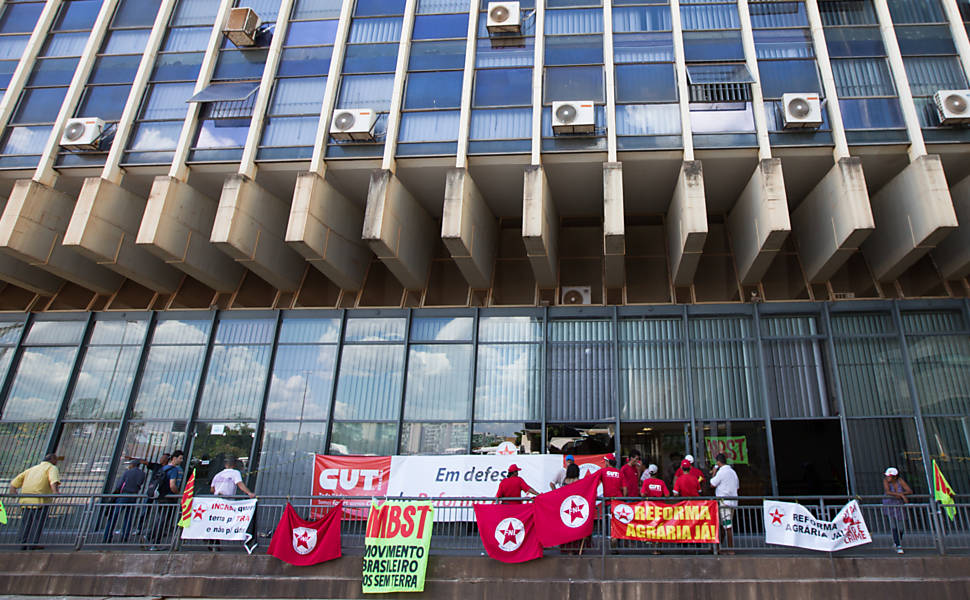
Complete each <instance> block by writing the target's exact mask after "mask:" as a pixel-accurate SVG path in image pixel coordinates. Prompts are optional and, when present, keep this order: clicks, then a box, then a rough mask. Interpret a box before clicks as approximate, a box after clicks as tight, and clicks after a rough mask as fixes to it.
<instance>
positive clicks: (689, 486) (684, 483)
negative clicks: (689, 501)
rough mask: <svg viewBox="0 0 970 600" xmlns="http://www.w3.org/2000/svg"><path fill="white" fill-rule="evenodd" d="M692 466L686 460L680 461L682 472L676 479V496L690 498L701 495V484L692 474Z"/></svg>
mask: <svg viewBox="0 0 970 600" xmlns="http://www.w3.org/2000/svg"><path fill="white" fill-rule="evenodd" d="M690 468H691V464H690V461H689V460H687V459H686V458H685V459H684V460H682V461H680V471H679V472H678V473H677V478H676V479H674V496H686V497H688V498H692V497H696V496H700V495H701V482H700V481H698V479H697V477H695V476H694V475H692V474H691V472H690Z"/></svg>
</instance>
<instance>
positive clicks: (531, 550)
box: [475, 504, 542, 563]
mask: <svg viewBox="0 0 970 600" xmlns="http://www.w3.org/2000/svg"><path fill="white" fill-rule="evenodd" d="M475 519H477V520H478V534H479V535H480V536H481V537H482V544H483V545H484V546H485V552H487V553H488V555H489V556H491V557H492V558H494V559H495V560H500V561H502V562H505V563H520V562H525V561H527V560H533V559H536V558H542V544H540V543H539V538H538V536H536V532H535V508H534V507H533V506H532V505H531V504H476V505H475Z"/></svg>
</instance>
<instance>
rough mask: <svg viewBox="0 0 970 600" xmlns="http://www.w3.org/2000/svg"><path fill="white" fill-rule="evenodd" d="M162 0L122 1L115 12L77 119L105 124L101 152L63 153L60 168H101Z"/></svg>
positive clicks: (81, 102) (59, 162)
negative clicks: (73, 166) (88, 119)
mask: <svg viewBox="0 0 970 600" xmlns="http://www.w3.org/2000/svg"><path fill="white" fill-rule="evenodd" d="M161 4H162V0H122V1H121V2H119V3H118V7H117V8H116V9H115V14H114V17H113V18H112V19H111V24H110V26H109V27H108V32H107V34H106V35H105V38H104V41H103V42H102V43H101V48H100V50H99V52H98V58H97V60H96V61H95V63H94V68H93V69H92V71H91V75H90V76H89V77H88V81H87V84H86V85H85V86H84V94H83V95H82V96H81V101H80V102H79V103H78V106H77V108H76V109H75V111H74V116H75V117H85V118H90V117H97V118H99V119H101V120H102V121H104V122H105V127H104V133H103V134H102V136H101V140H100V141H99V144H98V151H97V152H90V151H85V152H68V151H66V150H62V151H61V152H60V153H59V155H58V158H57V161H58V165H62V166H64V165H68V166H69V165H79V166H82V165H83V166H100V165H103V164H104V161H105V158H107V155H108V149H109V148H110V147H111V142H112V140H114V128H115V125H116V124H117V123H118V120H119V119H120V118H121V113H122V111H124V109H125V103H127V102H128V95H129V94H130V93H131V82H132V81H134V79H135V73H137V72H138V64H139V63H140V62H141V58H142V54H143V52H144V50H145V44H146V43H147V42H148V35H149V34H150V33H151V31H152V25H153V24H154V23H155V17H156V15H157V14H158V10H159V7H160V6H161Z"/></svg>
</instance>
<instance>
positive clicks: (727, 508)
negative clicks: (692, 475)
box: [711, 452, 740, 554]
mask: <svg viewBox="0 0 970 600" xmlns="http://www.w3.org/2000/svg"><path fill="white" fill-rule="evenodd" d="M714 461H715V462H716V463H717V465H716V466H715V467H714V470H713V471H712V473H711V485H712V486H713V487H714V495H715V496H717V497H718V498H725V497H726V498H731V499H730V500H720V503H721V507H720V517H721V526H722V527H723V528H724V537H725V538H726V540H727V547H728V548H731V547H733V546H734V529H733V522H732V519H733V517H734V508H735V507H736V506H737V505H738V501H737V500H736V499H734V498H736V497H737V495H738V487H740V482H739V481H738V474H737V473H735V472H734V469H733V468H732V467H731V465H729V464H727V457H726V456H725V455H724V453H723V452H722V453H720V454H718V455H717V456H715V457H714ZM727 554H734V551H733V550H729V551H728V552H727Z"/></svg>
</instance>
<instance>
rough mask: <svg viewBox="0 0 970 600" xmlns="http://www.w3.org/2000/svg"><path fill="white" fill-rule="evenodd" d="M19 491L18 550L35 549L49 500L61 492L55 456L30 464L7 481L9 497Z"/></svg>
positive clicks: (48, 506)
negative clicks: (19, 548) (19, 546)
mask: <svg viewBox="0 0 970 600" xmlns="http://www.w3.org/2000/svg"><path fill="white" fill-rule="evenodd" d="M18 489H19V490H20V494H21V498H20V508H21V511H22V513H21V517H20V543H21V544H23V546H21V550H30V549H33V548H37V547H38V546H37V542H38V541H39V540H40V534H41V532H42V531H43V530H44V522H45V521H46V520H47V513H48V512H49V511H50V502H51V499H50V498H49V497H42V498H38V497H36V496H50V495H52V494H57V493H59V492H60V489H61V474H60V472H59V471H58V470H57V455H55V454H48V455H46V456H45V457H44V460H43V462H41V463H40V464H37V465H34V466H33V467H31V468H29V469H27V470H26V471H24V472H23V473H21V474H20V475H17V476H16V477H14V478H13V481H11V482H10V494H11V495H13V494H16V493H17V490H18Z"/></svg>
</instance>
